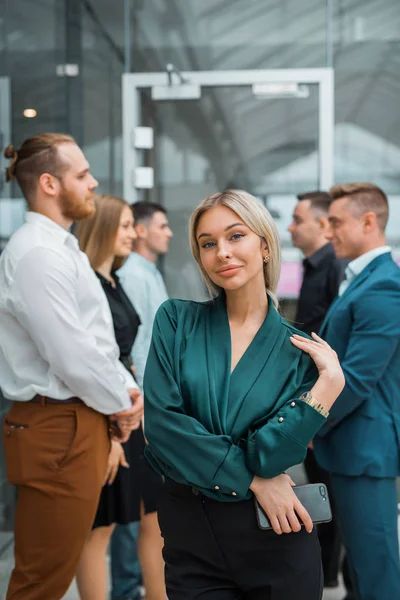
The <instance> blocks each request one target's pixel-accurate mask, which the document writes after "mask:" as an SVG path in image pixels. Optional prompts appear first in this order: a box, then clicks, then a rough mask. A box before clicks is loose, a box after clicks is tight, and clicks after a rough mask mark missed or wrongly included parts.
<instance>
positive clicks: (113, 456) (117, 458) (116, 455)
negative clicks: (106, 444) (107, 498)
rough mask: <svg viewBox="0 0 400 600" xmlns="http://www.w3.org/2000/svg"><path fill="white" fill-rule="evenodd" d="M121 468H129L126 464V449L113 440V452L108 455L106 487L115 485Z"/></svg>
mask: <svg viewBox="0 0 400 600" xmlns="http://www.w3.org/2000/svg"><path fill="white" fill-rule="evenodd" d="M120 466H121V467H125V468H126V469H127V468H129V465H128V463H127V462H126V458H125V452H124V449H123V447H122V445H121V444H120V443H119V442H116V441H114V440H111V450H110V454H109V455H108V464H107V471H106V476H105V478H104V483H103V485H106V483H108V485H111V484H113V483H114V480H115V478H116V476H117V473H118V469H119V467H120Z"/></svg>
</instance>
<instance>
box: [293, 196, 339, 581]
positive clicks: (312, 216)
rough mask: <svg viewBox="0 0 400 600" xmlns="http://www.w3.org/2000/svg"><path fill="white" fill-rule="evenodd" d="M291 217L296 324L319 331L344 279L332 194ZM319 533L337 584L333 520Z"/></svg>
mask: <svg viewBox="0 0 400 600" xmlns="http://www.w3.org/2000/svg"><path fill="white" fill-rule="evenodd" d="M297 198H298V200H299V202H298V203H297V205H296V207H295V210H294V212H293V220H292V222H291V224H290V225H289V227H288V230H289V232H290V234H291V236H292V242H293V245H294V246H295V247H296V248H299V249H300V250H301V251H302V252H303V254H304V255H305V259H304V261H303V265H304V270H303V283H302V286H301V290H300V296H299V300H298V305H297V313H296V323H295V325H296V327H298V328H299V329H301V330H302V331H305V332H306V333H308V334H311V332H313V331H314V332H315V333H318V330H319V328H320V326H321V324H322V321H323V320H324V317H325V314H326V313H327V311H328V308H329V306H330V305H331V304H332V302H333V300H334V299H335V298H336V296H337V293H338V288H339V284H340V282H341V281H342V279H343V275H344V268H345V266H346V262H345V261H341V260H338V259H337V258H336V257H335V252H334V250H333V247H332V246H331V244H330V243H329V242H328V241H327V239H326V237H325V233H326V232H327V230H328V229H329V224H328V210H329V204H330V203H331V197H330V196H329V194H327V193H326V192H320V191H315V192H308V193H306V194H301V195H299V196H297ZM304 466H305V469H306V472H307V476H308V479H309V481H310V482H311V483H320V482H324V483H328V482H327V474H326V473H324V472H323V471H322V469H320V467H319V466H318V464H317V462H316V460H315V458H314V451H313V450H312V448H309V450H308V452H307V457H306V460H305V462H304ZM318 534H319V538H320V543H321V550H322V564H323V567H324V576H325V586H326V587H335V586H336V585H338V583H337V578H338V570H339V555H340V536H339V533H338V530H337V526H336V523H335V521H332V522H331V523H327V524H325V525H320V526H319V529H318Z"/></svg>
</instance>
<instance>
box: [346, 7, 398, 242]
mask: <svg viewBox="0 0 400 600" xmlns="http://www.w3.org/2000/svg"><path fill="white" fill-rule="evenodd" d="M334 32H335V38H334V39H335V48H334V66H335V111H336V127H335V180H336V181H338V182H342V181H371V182H373V183H376V184H377V185H379V186H381V187H382V188H383V189H384V190H385V192H386V193H387V194H389V196H390V204H391V218H390V222H389V227H388V237H389V242H390V243H392V244H394V245H395V246H397V249H396V252H397V253H399V251H400V247H399V242H400V239H399V237H400V236H399V231H400V196H399V193H400V189H399V180H400V114H399V111H398V104H399V95H400V76H399V73H400V3H399V2H398V1H397V0H385V1H384V2H382V1H380V0H366V1H364V2H353V1H351V0H342V1H341V2H336V3H335V20H334Z"/></svg>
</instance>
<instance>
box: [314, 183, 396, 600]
mask: <svg viewBox="0 0 400 600" xmlns="http://www.w3.org/2000/svg"><path fill="white" fill-rule="evenodd" d="M330 194H331V196H332V198H333V201H332V203H331V205H330V207H329V223H330V231H329V232H328V239H329V240H330V241H331V243H332V245H333V247H334V249H335V253H336V256H337V257H338V258H347V259H349V260H350V262H349V264H348V266H347V267H346V279H345V281H343V282H342V284H341V285H340V288H339V297H338V298H337V300H336V301H335V302H334V303H333V304H332V306H331V308H330V310H329V311H328V314H327V316H326V319H325V321H324V323H323V324H322V327H321V331H320V335H321V336H322V337H323V338H324V339H325V340H326V341H327V342H328V343H329V344H330V345H331V346H332V347H333V348H334V350H336V352H337V354H338V356H339V359H340V361H341V365H342V368H343V372H344V374H345V378H346V386H345V388H344V390H343V392H342V393H341V395H340V396H339V398H338V399H337V401H336V403H335V405H334V406H333V407H332V409H331V412H330V417H329V420H328V421H327V423H326V424H325V425H324V426H323V427H322V429H321V430H320V431H319V432H318V434H317V436H316V438H315V440H314V447H315V454H316V458H317V460H318V462H319V464H320V465H321V466H322V467H323V468H324V469H326V470H327V471H329V472H330V474H331V489H332V492H333V496H334V500H335V505H336V514H337V517H338V519H339V523H340V526H341V530H342V533H343V540H344V544H345V546H346V550H347V556H348V560H349V563H350V566H351V567H352V572H353V575H354V584H355V590H356V593H357V594H358V596H357V597H358V598H359V599H360V600H393V599H394V598H400V561H399V544H398V532H397V491H396V477H397V476H398V475H399V473H400V399H399V390H400V320H399V314H400V269H399V268H398V266H397V265H396V263H395V262H394V261H393V258H392V256H391V251H390V247H389V246H387V243H386V238H385V227H386V224H387V222H388V218H389V203H388V199H387V197H386V195H385V193H384V192H383V191H382V190H381V189H380V188H379V187H378V186H376V185H374V184H371V183H352V184H345V185H341V186H335V187H334V188H332V189H331V190H330Z"/></svg>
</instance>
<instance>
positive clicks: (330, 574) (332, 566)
mask: <svg viewBox="0 0 400 600" xmlns="http://www.w3.org/2000/svg"><path fill="white" fill-rule="evenodd" d="M304 468H305V470H306V473H307V477H308V480H309V482H310V483H325V485H326V486H327V488H328V492H330V485H331V482H330V477H329V473H327V472H326V471H325V470H324V469H322V467H320V466H319V464H318V463H317V461H316V459H315V456H314V451H313V450H310V449H308V450H307V456H306V458H305V461H304ZM330 500H331V507H332V514H333V519H332V521H331V522H330V523H323V524H321V525H318V527H317V531H318V537H319V543H320V544H321V555H322V567H323V569H324V579H325V582H328V583H329V582H334V581H335V580H337V579H338V576H339V568H340V557H341V550H342V540H341V535H340V531H339V526H338V523H337V521H336V518H335V505H334V499H333V497H332V493H331V492H330Z"/></svg>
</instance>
